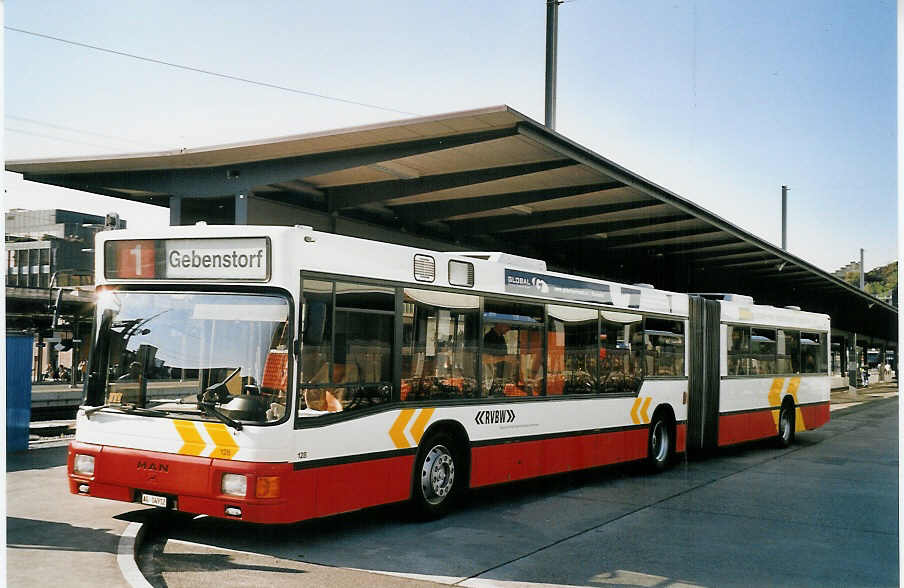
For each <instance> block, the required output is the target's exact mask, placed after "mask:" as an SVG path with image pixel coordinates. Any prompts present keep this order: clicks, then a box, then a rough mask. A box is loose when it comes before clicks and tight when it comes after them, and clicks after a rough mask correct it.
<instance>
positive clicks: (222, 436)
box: [204, 423, 239, 459]
mask: <svg viewBox="0 0 904 588" xmlns="http://www.w3.org/2000/svg"><path fill="white" fill-rule="evenodd" d="M204 428H205V429H206V430H207V434H208V435H210V438H211V439H213V442H214V443H215V444H216V447H214V448H213V451H211V452H210V456H209V457H215V458H218V459H232V458H233V457H234V456H235V454H236V453H238V452H239V446H238V444H237V443H236V442H235V439H233V438H232V435H230V434H229V431H228V430H227V429H226V425H224V424H223V423H204Z"/></svg>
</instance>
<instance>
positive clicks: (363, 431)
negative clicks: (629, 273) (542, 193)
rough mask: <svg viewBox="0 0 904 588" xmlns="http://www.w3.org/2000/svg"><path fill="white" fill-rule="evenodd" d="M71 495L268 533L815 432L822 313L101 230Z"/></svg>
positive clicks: (246, 232)
mask: <svg viewBox="0 0 904 588" xmlns="http://www.w3.org/2000/svg"><path fill="white" fill-rule="evenodd" d="M97 251H98V256H97V267H96V276H97V284H98V287H97V311H96V312H97V314H96V331H95V344H94V347H93V351H92V356H91V359H90V362H89V363H90V368H89V370H88V372H89V373H88V377H87V378H86V383H85V399H84V402H83V406H81V407H80V409H79V412H78V417H77V432H76V438H75V440H74V441H73V442H72V443H71V445H70V448H69V460H68V472H69V484H70V490H71V492H73V493H75V494H80V495H85V496H95V497H101V498H109V499H114V500H122V501H129V502H138V503H143V504H149V505H154V506H159V507H163V508H169V509H177V510H180V511H186V512H190V513H198V514H206V515H211V516H216V517H223V518H232V519H240V520H244V521H253V522H260V523H284V522H292V521H300V520H304V519H309V518H314V517H322V516H326V515H332V514H336V513H341V512H346V511H351V510H356V509H360V508H364V507H369V506H374V505H379V504H385V503H391V502H398V501H405V500H412V502H413V503H414V504H415V505H416V506H417V507H418V508H419V509H420V510H421V511H423V512H424V513H426V514H428V515H439V514H442V513H443V512H445V511H446V510H447V509H448V508H449V506H450V504H451V503H452V502H453V500H454V499H455V497H456V496H457V495H459V494H460V493H461V492H463V491H464V490H466V489H468V488H476V487H481V486H488V485H492V484H500V483H503V482H509V481H512V480H520V479H525V478H531V477H535V476H544V475H549V474H555V473H559V472H566V471H571V470H577V469H581V468H591V467H596V466H602V465H605V464H612V463H617V462H624V461H631V460H644V459H645V460H648V461H649V463H650V465H651V466H652V467H653V468H654V469H662V468H664V467H666V466H667V465H668V464H669V463H670V461H671V460H672V459H673V457H674V455H675V454H676V453H682V452H684V451H686V450H688V449H689V448H691V449H693V448H697V447H701V448H705V447H715V446H718V445H726V444H731V443H738V442H743V441H748V440H752V439H759V438H766V437H774V438H776V440H778V441H780V442H781V443H784V444H787V443H790V442H791V441H792V439H793V436H794V432H795V431H801V430H804V429H812V428H815V427H818V426H820V425H822V424H824V423H825V422H826V421H827V420H828V418H829V409H828V403H829V374H828V345H827V342H828V336H829V333H830V329H829V318H828V317H827V316H825V315H819V314H813V313H808V312H801V311H800V310H795V309H779V308H773V307H769V306H759V305H755V304H753V302H752V301H751V300H749V299H744V298H739V297H738V296H730V295H725V296H723V295H710V296H688V295H686V294H678V293H673V292H665V291H661V290H656V289H654V288H652V287H649V286H645V285H624V284H617V283H613V282H608V281H603V280H596V279H590V278H585V277H579V276H570V275H564V274H561V273H555V272H551V271H548V270H547V269H546V265H545V263H543V262H542V261H538V260H532V259H527V258H521V257H517V256H510V255H505V254H499V253H461V252H456V253H443V252H436V251H429V250H423V249H416V248H411V247H404V246H399V245H391V244H386V243H379V242H374V241H368V240H364V239H357V238H351V237H345V236H340V235H335V234H329V233H321V232H317V231H314V230H312V229H310V228H309V227H255V226H206V225H204V224H203V223H200V224H198V225H196V226H190V227H171V228H169V229H167V230H165V231H163V232H160V231H158V232H145V231H140V230H128V231H110V232H106V233H101V234H99V235H98V237H97Z"/></svg>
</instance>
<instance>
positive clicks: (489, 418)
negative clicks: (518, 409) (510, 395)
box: [474, 410, 515, 425]
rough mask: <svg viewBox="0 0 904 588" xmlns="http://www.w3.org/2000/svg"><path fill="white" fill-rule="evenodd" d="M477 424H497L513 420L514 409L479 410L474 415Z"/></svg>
mask: <svg viewBox="0 0 904 588" xmlns="http://www.w3.org/2000/svg"><path fill="white" fill-rule="evenodd" d="M474 422H475V423H477V424H478V425H498V424H503V423H513V422H515V411H514V410H480V411H477V416H475V417H474Z"/></svg>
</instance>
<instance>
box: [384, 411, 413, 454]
mask: <svg viewBox="0 0 904 588" xmlns="http://www.w3.org/2000/svg"><path fill="white" fill-rule="evenodd" d="M413 415H414V409H413V408H406V409H405V410H403V411H402V412H401V413H400V414H399V416H398V418H396V420H395V422H393V423H392V426H391V427H389V438H390V439H392V442H393V443H395V446H396V448H398V449H405V448H406V447H410V446H411V444H410V443H409V442H408V438H407V437H405V427H406V426H407V425H408V421H410V420H411V417H412V416H413Z"/></svg>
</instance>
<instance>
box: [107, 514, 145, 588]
mask: <svg viewBox="0 0 904 588" xmlns="http://www.w3.org/2000/svg"><path fill="white" fill-rule="evenodd" d="M144 532H145V528H144V525H142V524H141V523H129V526H128V527H126V530H125V531H123V532H122V535H120V537H119V544H118V545H117V546H116V563H117V564H118V565H119V571H120V572H122V576H123V578H125V581H126V582H127V583H128V584H129V586H131V587H132V588H153V587H152V586H151V583H150V582H148V581H147V579H145V577H144V574H142V573H141V570H139V569H138V562H136V561H135V551H136V550H137V548H138V546H139V545H140V544H141V540H142V539H143V538H144Z"/></svg>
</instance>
